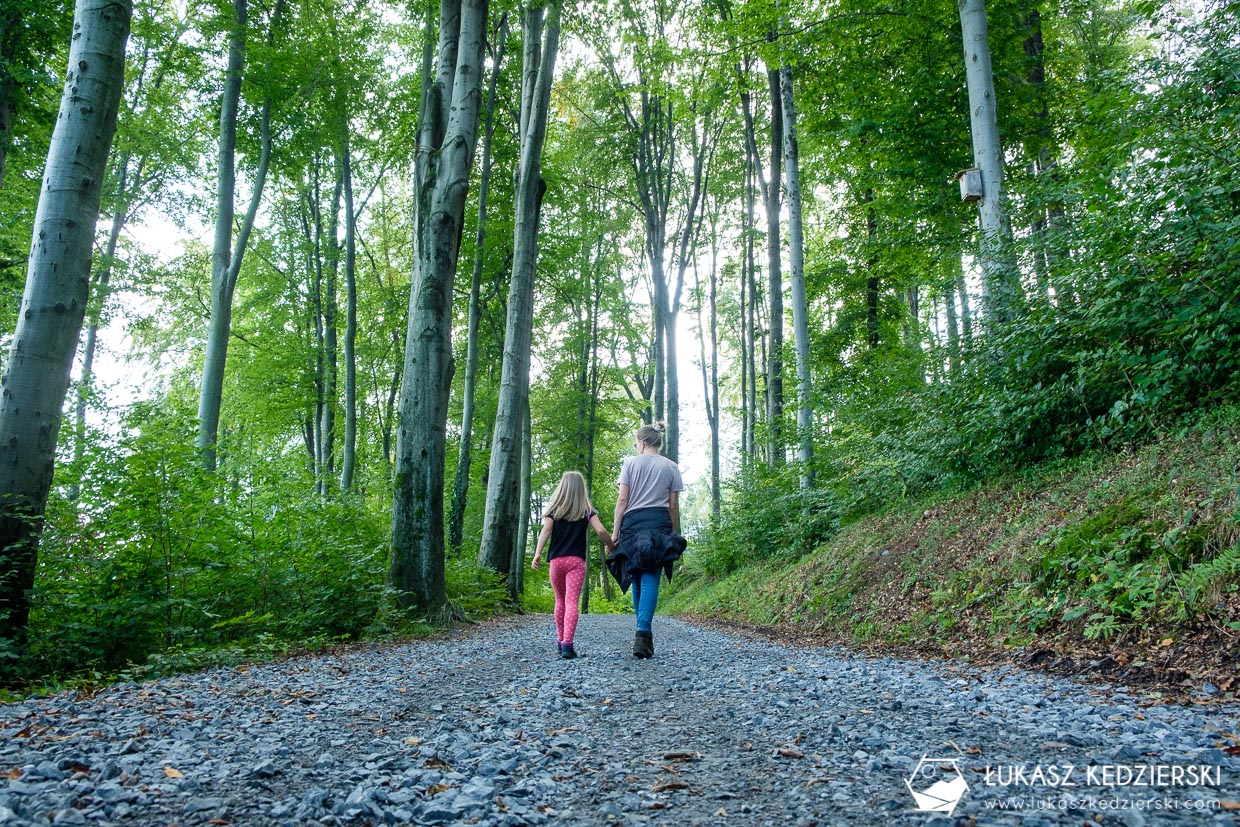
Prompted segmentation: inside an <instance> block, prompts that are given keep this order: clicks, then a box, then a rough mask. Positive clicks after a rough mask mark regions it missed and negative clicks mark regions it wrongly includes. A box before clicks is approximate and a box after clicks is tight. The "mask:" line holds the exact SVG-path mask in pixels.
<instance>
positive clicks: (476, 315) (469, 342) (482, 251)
mask: <svg viewBox="0 0 1240 827" xmlns="http://www.w3.org/2000/svg"><path fill="white" fill-rule="evenodd" d="M507 44H508V13H507V12H504V14H503V15H502V16H501V18H500V23H499V32H498V35H497V37H496V44H495V54H494V55H493V56H492V60H491V77H490V80H489V81H488V85H487V102H486V114H485V116H484V117H485V120H486V126H485V129H484V130H483V133H482V172H481V174H480V177H479V179H478V229H477V232H476V235H475V238H474V269H473V274H472V277H471V279H470V284H469V330H468V333H467V339H466V342H465V383H464V387H463V388H462V391H461V444H460V447H459V448H458V451H457V458H456V481H455V482H454V483H453V486H452V507H451V511H450V512H449V517H448V548H450V549H453V550H456V549H459V548H460V547H461V544H462V543H463V542H464V538H465V506H466V505H467V504H468V502H469V472H470V467H471V465H472V464H473V442H474V390H475V387H476V386H477V384H478V328H479V326H480V325H481V323H482V269H483V266H484V265H485V264H486V239H487V197H488V195H489V194H490V191H491V142H492V140H493V139H494V137H495V95H496V87H497V86H498V84H499V72H500V68H501V67H502V66H503V63H504V51H505V48H506V46H507Z"/></svg>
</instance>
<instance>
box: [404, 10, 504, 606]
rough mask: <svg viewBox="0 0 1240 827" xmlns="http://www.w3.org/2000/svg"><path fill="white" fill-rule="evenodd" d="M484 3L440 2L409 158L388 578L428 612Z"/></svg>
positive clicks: (433, 601)
mask: <svg viewBox="0 0 1240 827" xmlns="http://www.w3.org/2000/svg"><path fill="white" fill-rule="evenodd" d="M487 7H488V3H487V0H465V2H463V3H462V2H461V0H442V2H441V4H440V12H439V49H438V54H439V69H438V71H437V75H436V78H435V83H434V85H433V87H432V89H431V90H430V91H429V94H427V95H426V96H425V97H424V99H423V106H422V112H421V117H420V123H419V130H418V132H419V134H418V147H417V156H416V159H415V166H414V198H415V202H414V203H415V213H414V273H413V281H412V284H411V287H410V294H409V321H408V326H407V329H406V336H405V359H404V368H403V370H402V373H401V394H400V409H399V419H400V424H399V429H398V433H397V439H396V468H395V471H396V473H395V477H394V479H393V502H392V554H391V561H390V563H391V564H390V566H389V572H388V583H389V585H390V586H391V587H392V588H393V589H394V590H395V591H396V600H397V604H398V606H400V607H401V608H416V609H417V610H419V611H420V612H421V613H423V614H424V615H428V616H435V615H437V614H438V613H439V612H440V611H441V610H442V609H443V607H444V606H445V605H446V603H447V594H446V591H445V583H444V521H443V517H444V513H443V511H444V509H443V494H444V492H443V479H444V460H445V457H444V454H445V449H446V446H445V439H446V434H445V431H446V427H447V416H448V395H449V392H450V391H451V384H452V373H453V371H454V366H453V362H452V283H453V279H454V277H455V275H456V265H457V257H458V254H459V251H460V243H461V234H462V232H463V226H464V214H465V198H466V195H467V194H468V191H469V178H470V166H471V162H472V160H473V156H474V144H475V141H476V139H477V134H478V106H479V99H480V97H481V96H480V94H479V92H480V88H479V87H480V86H481V76H482V72H481V67H482V57H483V52H484V45H485V41H486V31H487ZM424 68H427V67H424ZM426 73H429V69H428V68H427V72H426Z"/></svg>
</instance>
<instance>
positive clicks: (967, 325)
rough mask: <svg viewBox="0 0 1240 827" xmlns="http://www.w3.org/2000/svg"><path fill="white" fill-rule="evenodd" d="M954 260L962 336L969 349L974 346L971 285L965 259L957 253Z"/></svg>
mask: <svg viewBox="0 0 1240 827" xmlns="http://www.w3.org/2000/svg"><path fill="white" fill-rule="evenodd" d="M953 262H954V264H955V270H956V293H957V294H959V296H960V336H961V338H962V339H963V340H964V349H965V350H966V351H967V350H969V349H971V348H972V347H973V310H972V308H971V307H970V303H969V285H968V283H967V282H966V281H965V278H964V261H963V260H961V259H960V257H959V256H958V255H957V256H956V257H955V258H953Z"/></svg>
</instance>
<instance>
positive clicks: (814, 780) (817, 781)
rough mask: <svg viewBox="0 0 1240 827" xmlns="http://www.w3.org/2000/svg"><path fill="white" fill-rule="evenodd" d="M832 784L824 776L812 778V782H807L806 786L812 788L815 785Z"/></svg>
mask: <svg viewBox="0 0 1240 827" xmlns="http://www.w3.org/2000/svg"><path fill="white" fill-rule="evenodd" d="M830 783H831V779H830V778H827V777H826V776H825V775H823V776H819V777H818V778H811V779H810V780H808V781H806V782H805V786H806V787H812V786H814V785H815V784H830Z"/></svg>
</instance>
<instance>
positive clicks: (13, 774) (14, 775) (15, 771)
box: [4, 767, 22, 781]
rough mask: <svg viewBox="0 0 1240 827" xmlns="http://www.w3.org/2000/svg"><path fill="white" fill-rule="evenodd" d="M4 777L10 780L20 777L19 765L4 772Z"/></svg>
mask: <svg viewBox="0 0 1240 827" xmlns="http://www.w3.org/2000/svg"><path fill="white" fill-rule="evenodd" d="M4 777H5V778H7V779H9V780H10V781H16V780H17V779H19V778H21V777H22V770H21V767H14V768H13V769H11V770H9V771H8V772H6V773H5V774H4Z"/></svg>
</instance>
